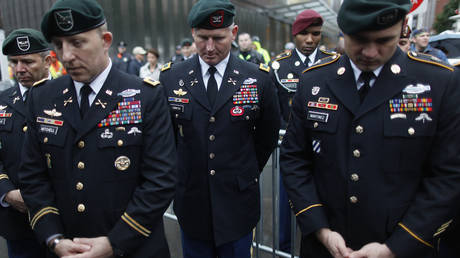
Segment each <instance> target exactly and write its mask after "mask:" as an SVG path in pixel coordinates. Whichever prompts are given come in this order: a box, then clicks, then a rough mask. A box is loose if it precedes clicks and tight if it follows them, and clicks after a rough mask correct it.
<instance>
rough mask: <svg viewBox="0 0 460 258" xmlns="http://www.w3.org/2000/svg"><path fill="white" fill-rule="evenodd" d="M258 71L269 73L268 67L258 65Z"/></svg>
mask: <svg viewBox="0 0 460 258" xmlns="http://www.w3.org/2000/svg"><path fill="white" fill-rule="evenodd" d="M259 69H260V70H262V71H265V72H267V73H268V72H270V67H269V66H268V65H266V64H260V66H259Z"/></svg>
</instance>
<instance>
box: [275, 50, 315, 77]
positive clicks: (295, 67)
mask: <svg viewBox="0 0 460 258" xmlns="http://www.w3.org/2000/svg"><path fill="white" fill-rule="evenodd" d="M307 58H308V56H307ZM290 59H291V60H290V61H289V63H290V66H291V68H290V71H293V72H294V73H295V74H296V75H297V76H299V77H300V75H302V72H303V71H305V69H307V68H308V67H307V66H306V65H305V63H304V62H302V60H301V59H300V57H299V55H298V54H297V50H295V49H294V50H292V55H291V57H290ZM297 62H298V64H299V65H296V63H297ZM280 79H281V78H280ZM283 79H284V78H283Z"/></svg>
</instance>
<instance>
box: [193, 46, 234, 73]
mask: <svg viewBox="0 0 460 258" xmlns="http://www.w3.org/2000/svg"><path fill="white" fill-rule="evenodd" d="M229 59H230V52H229V53H228V55H227V57H226V58H224V59H223V60H222V61H220V62H219V63H218V64H216V65H215V66H214V67H215V68H216V70H217V72H218V73H219V75H220V76H222V77H224V73H225V69H226V68H227V64H228V60H229ZM198 60H199V61H200V66H201V75H202V76H203V77H204V76H205V74H206V73H207V72H208V69H209V67H210V65H208V64H207V63H206V62H205V61H204V60H203V59H201V56H198Z"/></svg>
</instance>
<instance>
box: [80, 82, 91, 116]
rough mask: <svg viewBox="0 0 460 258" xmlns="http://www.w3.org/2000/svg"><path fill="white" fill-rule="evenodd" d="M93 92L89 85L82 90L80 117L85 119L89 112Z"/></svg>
mask: <svg viewBox="0 0 460 258" xmlns="http://www.w3.org/2000/svg"><path fill="white" fill-rule="evenodd" d="M92 91H93V90H92V89H91V87H90V86H89V85H88V84H85V85H83V87H82V88H81V89H80V96H81V101H80V116H81V118H83V117H84V116H85V114H86V112H88V110H89V98H88V96H89V94H90V93H91V92H92Z"/></svg>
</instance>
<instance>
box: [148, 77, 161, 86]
mask: <svg viewBox="0 0 460 258" xmlns="http://www.w3.org/2000/svg"><path fill="white" fill-rule="evenodd" d="M144 82H145V83H147V84H150V85H152V86H157V85H159V84H160V82H159V81H152V80H150V79H149V78H145V79H144Z"/></svg>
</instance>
